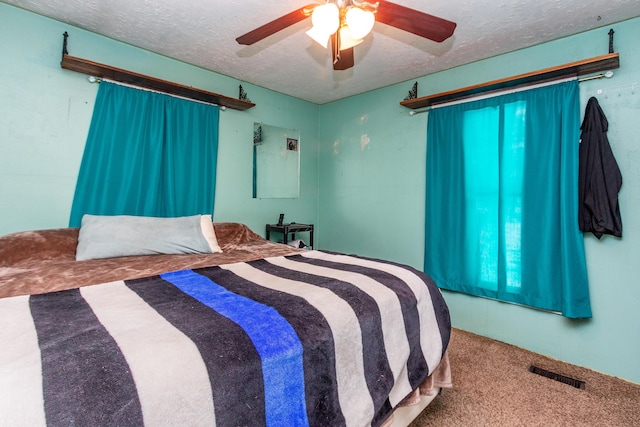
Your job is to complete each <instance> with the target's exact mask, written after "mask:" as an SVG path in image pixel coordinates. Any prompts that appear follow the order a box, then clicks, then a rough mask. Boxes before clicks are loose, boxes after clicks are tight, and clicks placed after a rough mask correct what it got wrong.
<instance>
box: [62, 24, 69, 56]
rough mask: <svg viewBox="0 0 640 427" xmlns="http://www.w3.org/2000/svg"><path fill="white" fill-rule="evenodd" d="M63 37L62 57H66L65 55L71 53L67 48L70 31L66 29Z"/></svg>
mask: <svg viewBox="0 0 640 427" xmlns="http://www.w3.org/2000/svg"><path fill="white" fill-rule="evenodd" d="M62 37H63V38H64V39H63V40H62V59H64V56H65V55H68V54H69V51H68V50H67V39H68V38H69V33H67V32H66V31H65V32H64V33H63V34H62Z"/></svg>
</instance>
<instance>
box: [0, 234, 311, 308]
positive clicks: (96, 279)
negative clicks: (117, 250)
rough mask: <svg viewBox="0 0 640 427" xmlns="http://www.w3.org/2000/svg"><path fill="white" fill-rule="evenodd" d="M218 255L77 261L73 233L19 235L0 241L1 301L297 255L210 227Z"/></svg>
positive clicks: (288, 248) (252, 237)
mask: <svg viewBox="0 0 640 427" xmlns="http://www.w3.org/2000/svg"><path fill="white" fill-rule="evenodd" d="M214 229H215V232H216V237H217V239H218V243H219V245H220V247H221V248H222V251H223V252H222V253H216V254H207V255H146V256H131V257H119V258H107V259H96V260H88V261H76V260H75V253H76V246H77V244H78V232H79V229H78V228H59V229H52V230H38V231H24V232H19V233H13V234H8V235H6V236H2V237H0V298H4V297H9V296H14V295H30V294H41V293H45V292H52V291H60V290H64V289H72V288H77V287H81V286H87V285H93V284H98V283H104V282H112V281H116V280H125V279H136V278H141V277H147V276H153V275H156V274H160V273H164V272H168V271H175V270H184V269H191V268H200V267H206V266H212V265H221V264H229V263H233V262H245V261H252V260H255V259H260V258H265V257H269V256H281V255H290V254H294V253H297V252H300V251H301V250H300V249H295V248H293V247H291V246H287V245H283V244H279V243H274V242H269V241H267V240H265V239H263V238H262V237H261V236H259V235H258V234H256V233H254V232H253V231H251V230H250V229H249V227H247V226H246V225H243V224H238V223H226V222H222V223H218V222H216V223H214Z"/></svg>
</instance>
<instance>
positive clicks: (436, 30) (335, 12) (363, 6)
mask: <svg viewBox="0 0 640 427" xmlns="http://www.w3.org/2000/svg"><path fill="white" fill-rule="evenodd" d="M309 16H311V22H312V24H313V28H311V29H310V30H309V31H307V34H308V35H309V36H310V37H311V38H312V39H314V40H315V41H316V42H318V43H319V44H320V45H322V46H324V47H327V45H328V42H329V40H331V52H332V57H333V69H334V70H346V69H348V68H351V67H353V64H354V61H353V47H354V46H356V45H357V44H359V43H361V42H362V41H363V39H364V37H365V36H366V35H367V34H368V33H369V31H371V29H372V28H373V24H374V22H375V21H377V22H382V23H383V24H387V25H391V26H392V27H395V28H399V29H401V30H404V31H407V32H409V33H412V34H415V35H417V36H420V37H424V38H427V39H429V40H433V41H435V42H442V41H444V40H446V39H448V38H449V37H451V36H452V35H453V31H454V30H455V28H456V23H455V22H451V21H448V20H446V19H443V18H439V17H437V16H433V15H429V14H427V13H424V12H420V11H418V10H415V9H410V8H408V7H405V6H401V5H399V4H396V3H392V2H390V1H383V0H380V1H377V2H375V3H371V2H368V1H357V0H327V1H326V2H325V3H323V4H308V5H306V6H303V7H301V8H300V9H297V10H294V11H293V12H290V13H288V14H286V15H283V16H281V17H279V18H277V19H275V20H273V21H271V22H268V23H266V24H264V25H262V26H260V27H258V28H256V29H254V30H252V31H249V32H248V33H246V34H244V35H242V36H240V37H238V38H237V39H236V41H237V42H238V43H240V44H243V45H252V44H254V43H256V42H258V41H260V40H262V39H264V38H267V37H269V36H271V35H273V34H275V33H277V32H278V31H281V30H283V29H285V28H287V27H289V26H291V25H293V24H296V23H298V22H300V21H302V20H303V19H306V18H308V17H309Z"/></svg>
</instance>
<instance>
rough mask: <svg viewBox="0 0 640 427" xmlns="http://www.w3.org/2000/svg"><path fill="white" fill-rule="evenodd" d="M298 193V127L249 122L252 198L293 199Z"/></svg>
mask: <svg viewBox="0 0 640 427" xmlns="http://www.w3.org/2000/svg"><path fill="white" fill-rule="evenodd" d="M299 193H300V131H297V130H295V129H285V128H281V127H277V126H270V125H266V124H264V123H254V124H253V198H254V199H295V198H297V197H299Z"/></svg>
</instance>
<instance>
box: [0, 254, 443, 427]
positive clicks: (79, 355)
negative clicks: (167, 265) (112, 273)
mask: <svg viewBox="0 0 640 427" xmlns="http://www.w3.org/2000/svg"><path fill="white" fill-rule="evenodd" d="M449 334H450V323H449V313H448V310H447V307H446V305H445V303H444V300H443V298H442V296H441V294H440V291H439V290H438V288H437V287H436V286H435V285H434V283H433V282H432V281H431V280H430V279H429V278H428V277H426V276H425V275H424V274H423V273H421V272H419V271H417V270H414V269H412V268H410V267H407V266H402V265H398V264H394V263H390V262H385V261H377V260H371V259H365V258H360V257H355V256H347V255H340V254H333V253H328V252H322V251H307V252H304V253H301V254H298V255H293V256H287V257H273V258H265V259H260V260H256V261H251V262H246V263H234V264H226V265H221V266H215V267H207V268H201V269H196V270H183V271H176V272H169V273H166V274H161V275H159V276H153V277H148V278H144V279H135V280H127V281H116V282H110V283H104V284H100V285H94V286H86V287H82V288H78V289H72V290H65V291H60V292H53V293H48V294H41V295H30V296H17V297H10V298H3V299H0V348H1V349H2V350H1V351H0V425H7V426H9V425H10V426H19V425H25V426H38V425H50V426H71V425H73V426H100V425H108V426H116V425H117V426H140V425H147V426H187V425H189V426H194V425H207V426H212V425H218V426H259V425H268V426H305V425H313V426H340V425H346V426H365V425H379V424H380V423H381V422H382V421H383V420H384V419H385V418H386V417H387V416H388V415H389V414H390V413H391V411H392V410H393V408H394V407H395V406H396V405H397V404H398V403H399V402H400V401H401V400H402V399H403V398H404V397H405V396H407V395H408V394H409V393H410V392H411V391H412V390H413V389H415V388H417V387H418V386H419V385H420V384H421V383H422V382H423V381H424V380H425V378H426V377H427V376H428V375H429V374H430V372H432V371H433V370H434V369H435V367H436V366H437V365H438V363H439V361H440V359H441V357H442V356H443V354H444V351H445V349H446V346H447V344H448V342H449Z"/></svg>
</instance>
